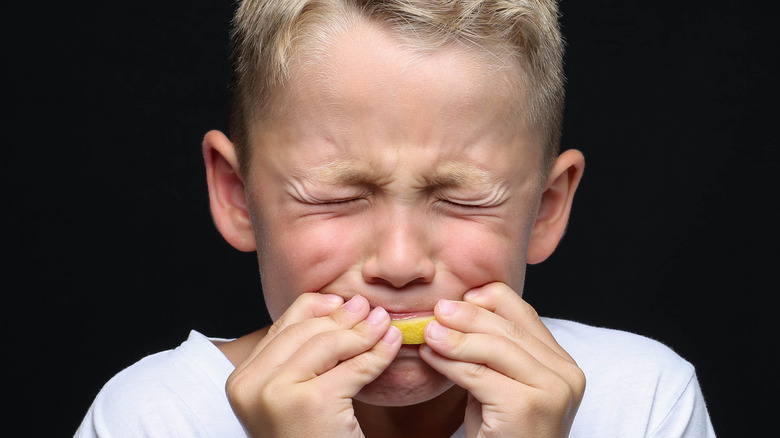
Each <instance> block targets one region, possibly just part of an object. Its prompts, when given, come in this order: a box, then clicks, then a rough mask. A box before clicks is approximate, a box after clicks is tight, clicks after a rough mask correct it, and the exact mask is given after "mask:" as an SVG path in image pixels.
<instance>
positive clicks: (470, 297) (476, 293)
mask: <svg viewBox="0 0 780 438" xmlns="http://www.w3.org/2000/svg"><path fill="white" fill-rule="evenodd" d="M479 292H480V290H479V289H471V290H470V291H468V292H466V293H465V294H463V300H464V301H468V300H473V299H475V298H477V297H478V296H479Z"/></svg>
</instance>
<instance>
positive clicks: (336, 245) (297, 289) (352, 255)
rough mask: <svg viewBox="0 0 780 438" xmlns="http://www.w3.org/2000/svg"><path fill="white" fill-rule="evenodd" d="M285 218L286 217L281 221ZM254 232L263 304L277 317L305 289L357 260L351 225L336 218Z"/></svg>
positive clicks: (328, 279)
mask: <svg viewBox="0 0 780 438" xmlns="http://www.w3.org/2000/svg"><path fill="white" fill-rule="evenodd" d="M282 222H288V221H282ZM269 225H271V226H267V227H263V228H262V229H264V230H266V231H265V232H263V233H261V234H262V235H260V236H257V238H258V241H260V242H262V243H261V245H260V246H259V251H258V261H259V264H260V277H261V280H262V285H263V294H264V296H265V297H266V306H267V307H268V311H269V313H270V314H271V317H272V318H273V319H276V318H277V317H278V316H279V315H281V313H283V312H284V310H286V309H287V307H289V305H290V304H292V302H293V301H295V299H296V298H297V297H298V296H299V295H301V294H303V293H305V292H316V291H318V290H320V289H321V288H322V287H323V286H325V285H327V284H328V283H330V282H332V281H333V280H334V279H335V278H337V277H338V276H339V275H341V274H342V273H344V272H346V271H348V270H349V269H350V268H352V267H354V266H356V265H357V264H358V263H359V257H360V255H359V254H360V253H359V238H358V235H357V234H356V233H355V229H354V227H350V226H348V224H343V223H339V222H338V221H327V220H325V221H322V220H320V221H311V222H309V223H300V224H295V223H293V224H290V223H289V222H288V223H280V224H278V226H274V225H275V224H269Z"/></svg>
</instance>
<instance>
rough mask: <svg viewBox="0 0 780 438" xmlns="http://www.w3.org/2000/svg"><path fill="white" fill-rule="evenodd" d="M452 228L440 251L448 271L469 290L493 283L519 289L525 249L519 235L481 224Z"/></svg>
mask: <svg viewBox="0 0 780 438" xmlns="http://www.w3.org/2000/svg"><path fill="white" fill-rule="evenodd" d="M454 228H455V229H452V230H450V231H449V232H447V233H445V236H446V237H445V239H446V241H445V242H444V243H443V245H442V252H441V262H442V263H444V264H445V265H446V266H447V270H448V271H450V272H452V273H454V274H455V275H456V276H457V277H459V278H460V279H461V281H462V282H464V283H465V284H467V285H470V286H472V287H473V286H478V285H482V284H485V283H486V282H493V281H501V282H504V283H507V284H508V285H510V286H511V287H513V288H521V287H522V280H521V279H522V278H523V276H524V272H525V247H526V246H527V245H526V243H525V242H526V239H524V238H523V236H522V233H517V232H512V230H507V229H502V228H498V227H492V226H483V225H482V224H479V225H474V224H465V225H461V226H458V227H454ZM516 290H518V291H519V290H520V289H516Z"/></svg>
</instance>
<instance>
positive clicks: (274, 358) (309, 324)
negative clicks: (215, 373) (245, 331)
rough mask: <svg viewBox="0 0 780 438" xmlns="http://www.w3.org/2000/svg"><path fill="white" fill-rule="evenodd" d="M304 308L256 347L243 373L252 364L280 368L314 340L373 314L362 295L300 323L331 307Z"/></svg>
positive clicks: (298, 310) (259, 367)
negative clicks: (298, 350) (291, 356)
mask: <svg viewBox="0 0 780 438" xmlns="http://www.w3.org/2000/svg"><path fill="white" fill-rule="evenodd" d="M326 299H327V297H326ZM333 301H334V303H335V302H336V301H335V300H333ZM301 307H303V308H302V309H301V308H298V309H296V310H295V311H294V312H293V313H292V314H291V315H290V316H289V317H285V321H284V322H283V323H282V324H280V326H279V327H277V329H276V330H275V331H276V334H275V335H274V336H272V337H271V336H266V338H264V339H263V340H262V341H261V342H259V343H258V345H257V346H255V348H254V350H253V352H252V354H250V355H249V357H248V358H247V359H246V360H245V361H244V363H242V364H241V365H240V366H239V367H238V368H239V371H241V370H243V369H245V368H246V367H248V366H250V365H251V364H255V366H254V368H255V370H256V371H260V369H269V368H271V367H275V366H278V365H280V364H281V363H283V362H284V361H286V360H287V358H289V356H290V355H292V354H293V353H294V352H295V351H296V350H297V349H298V348H300V346H301V345H302V344H303V343H304V342H306V341H307V340H309V339H310V338H311V337H313V336H315V335H317V334H319V333H322V332H326V331H331V330H339V329H343V328H351V327H353V326H354V325H355V324H357V323H358V322H360V321H362V320H363V319H365V317H366V315H368V312H369V310H370V309H369V304H368V300H366V299H365V298H364V297H362V296H360V295H355V296H353V297H352V298H351V299H350V300H349V301H347V302H346V303H343V304H342V305H341V306H338V307H337V308H336V309H335V310H333V311H332V312H330V314H328V315H327V316H319V317H308V318H304V319H302V320H298V321H296V319H298V318H300V317H301V316H309V315H316V314H319V313H321V311H324V310H327V304H326V305H325V306H322V307H319V308H318V307H317V306H314V307H306V306H301ZM291 308H292V306H291ZM279 319H280V320H281V319H282V318H279ZM293 321H296V322H293ZM261 354H262V356H263V359H262V361H257V360H256V359H257V357H259V356H260V355H261ZM258 362H260V363H258Z"/></svg>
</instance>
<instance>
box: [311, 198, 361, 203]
mask: <svg viewBox="0 0 780 438" xmlns="http://www.w3.org/2000/svg"><path fill="white" fill-rule="evenodd" d="M361 200H363V198H349V199H336V200H333V201H322V202H320V203H319V204H321V205H339V204H351V203H353V202H358V201H361Z"/></svg>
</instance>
